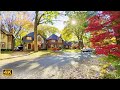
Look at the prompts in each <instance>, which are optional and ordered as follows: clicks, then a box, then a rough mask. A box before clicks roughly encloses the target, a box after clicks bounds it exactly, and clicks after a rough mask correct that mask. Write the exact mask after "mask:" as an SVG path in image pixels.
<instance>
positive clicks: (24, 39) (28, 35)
mask: <svg viewBox="0 0 120 90" xmlns="http://www.w3.org/2000/svg"><path fill="white" fill-rule="evenodd" d="M38 35H40V34H38ZM40 36H41V37H42V38H43V39H44V40H46V38H45V37H44V36H42V35H40ZM26 37H32V40H26ZM22 40H23V42H32V41H33V40H34V32H30V33H29V34H27V35H26V36H24V37H23V38H22Z"/></svg>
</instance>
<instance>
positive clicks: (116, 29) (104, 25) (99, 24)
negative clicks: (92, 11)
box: [86, 11, 120, 57]
mask: <svg viewBox="0 0 120 90" xmlns="http://www.w3.org/2000/svg"><path fill="white" fill-rule="evenodd" d="M86 32H91V36H92V38H91V39H90V41H91V42H92V46H93V47H94V48H95V49H96V54H105V55H109V54H112V55H115V56H118V57H120V11H101V12H98V13H97V14H96V15H94V16H90V17H89V18H88V27H87V28H86ZM112 38H115V40H116V42H115V43H112V42H111V41H110V40H111V39H112ZM106 40H107V41H108V42H107V43H106V42H105V41H106Z"/></svg>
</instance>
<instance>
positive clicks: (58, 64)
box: [0, 52, 99, 79]
mask: <svg viewBox="0 0 120 90" xmlns="http://www.w3.org/2000/svg"><path fill="white" fill-rule="evenodd" d="M28 58H29V57H28ZM8 60H9V59H8ZM98 63H99V62H98V60H96V56H94V55H92V54H91V53H89V52H84V53H75V52H72V53H71V52H70V53H68V52H65V53H63V54H60V55H47V56H44V57H40V58H36V59H34V60H19V61H15V62H9V63H7V62H3V61H0V71H1V75H0V78H11V79H50V78H53V79H64V78H81V79H82V78H93V77H94V78H95V76H96V74H97V73H98V71H99V67H97V66H96V65H97V64H98ZM94 67H96V68H94ZM2 69H13V75H12V76H9V77H5V76H2ZM77 69H78V70H77ZM88 69H89V70H88ZM92 69H96V70H94V71H95V73H94V74H93V73H92V76H91V77H90V76H88V74H87V73H90V72H91V71H93V70H92ZM87 70H88V71H87ZM66 74H67V75H66ZM76 75H77V77H76Z"/></svg>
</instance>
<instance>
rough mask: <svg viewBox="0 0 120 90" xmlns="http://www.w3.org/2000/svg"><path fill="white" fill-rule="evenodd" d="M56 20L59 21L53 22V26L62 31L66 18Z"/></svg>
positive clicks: (60, 17) (61, 17)
mask: <svg viewBox="0 0 120 90" xmlns="http://www.w3.org/2000/svg"><path fill="white" fill-rule="evenodd" d="M57 19H58V20H60V21H55V22H54V24H53V26H55V27H57V28H58V29H59V30H62V29H64V26H65V24H64V21H67V20H68V17H67V16H58V18H57Z"/></svg>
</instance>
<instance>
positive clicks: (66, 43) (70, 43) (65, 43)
mask: <svg viewBox="0 0 120 90" xmlns="http://www.w3.org/2000/svg"><path fill="white" fill-rule="evenodd" d="M64 45H69V46H71V45H72V42H67V41H64Z"/></svg>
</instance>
